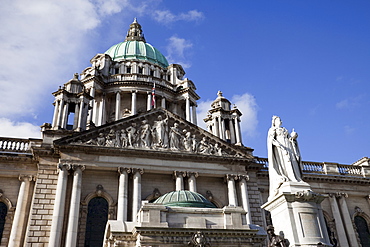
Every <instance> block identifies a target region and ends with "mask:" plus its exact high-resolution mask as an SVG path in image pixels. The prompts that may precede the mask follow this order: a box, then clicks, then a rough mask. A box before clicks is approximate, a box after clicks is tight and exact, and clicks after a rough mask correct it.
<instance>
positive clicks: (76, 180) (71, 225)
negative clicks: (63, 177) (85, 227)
mask: <svg viewBox="0 0 370 247" xmlns="http://www.w3.org/2000/svg"><path fill="white" fill-rule="evenodd" d="M72 170H74V173H73V184H72V193H71V205H70V207H69V216H68V226H67V235H66V246H76V243H77V233H78V218H79V213H80V200H81V183H82V171H83V170H85V166H80V165H73V166H72Z"/></svg>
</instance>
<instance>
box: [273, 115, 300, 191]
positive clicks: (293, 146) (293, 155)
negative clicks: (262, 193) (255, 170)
mask: <svg viewBox="0 0 370 247" xmlns="http://www.w3.org/2000/svg"><path fill="white" fill-rule="evenodd" d="M281 124H282V122H281V120H280V118H279V117H277V116H273V117H272V125H271V128H270V129H269V131H268V137H267V147H268V161H269V178H270V197H272V196H274V195H276V194H277V193H278V190H279V188H280V186H281V185H282V184H283V183H284V182H288V181H292V182H303V181H302V169H301V165H302V164H301V156H300V153H299V148H298V143H297V137H298V134H297V133H296V132H294V130H293V132H292V133H291V134H289V132H288V130H287V129H285V128H284V127H281Z"/></svg>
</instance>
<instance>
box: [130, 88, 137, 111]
mask: <svg viewBox="0 0 370 247" xmlns="http://www.w3.org/2000/svg"><path fill="white" fill-rule="evenodd" d="M136 93H137V91H136V90H134V91H132V92H131V115H135V114H136Z"/></svg>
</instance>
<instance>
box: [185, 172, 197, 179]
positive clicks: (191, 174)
mask: <svg viewBox="0 0 370 247" xmlns="http://www.w3.org/2000/svg"><path fill="white" fill-rule="evenodd" d="M186 176H188V177H189V178H190V177H191V176H194V177H195V178H197V177H199V173H198V172H186Z"/></svg>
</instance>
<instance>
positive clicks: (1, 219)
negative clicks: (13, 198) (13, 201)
mask: <svg viewBox="0 0 370 247" xmlns="http://www.w3.org/2000/svg"><path fill="white" fill-rule="evenodd" d="M7 213H8V207H7V206H6V205H5V203H3V202H0V244H1V238H2V237H3V232H4V225H5V217H6V214H7Z"/></svg>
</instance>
